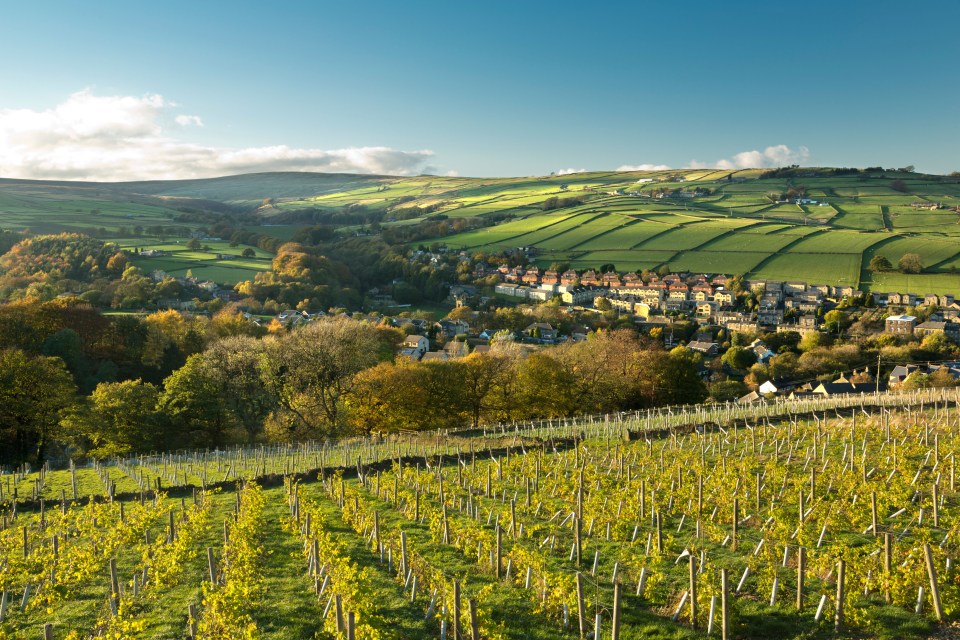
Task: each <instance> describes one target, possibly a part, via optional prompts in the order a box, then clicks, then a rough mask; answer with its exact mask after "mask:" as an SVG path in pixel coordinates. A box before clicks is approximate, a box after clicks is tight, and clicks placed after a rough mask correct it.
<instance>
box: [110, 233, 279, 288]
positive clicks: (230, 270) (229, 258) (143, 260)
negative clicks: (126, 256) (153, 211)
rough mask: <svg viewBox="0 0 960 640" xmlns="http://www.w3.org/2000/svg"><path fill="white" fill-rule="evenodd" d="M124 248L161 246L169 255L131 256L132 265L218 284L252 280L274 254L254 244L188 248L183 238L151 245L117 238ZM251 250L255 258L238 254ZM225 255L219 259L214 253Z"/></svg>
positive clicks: (217, 244)
mask: <svg viewBox="0 0 960 640" xmlns="http://www.w3.org/2000/svg"><path fill="white" fill-rule="evenodd" d="M117 244H119V245H120V246H121V247H123V248H124V249H128V250H131V251H133V250H136V249H139V250H141V251H142V250H145V249H160V250H162V251H166V252H167V253H168V254H169V255H165V256H158V257H139V256H136V255H134V257H133V264H134V265H136V266H137V267H139V268H140V269H142V270H143V272H144V273H146V274H150V273H152V272H153V271H156V270H160V271H164V272H166V273H167V274H168V275H171V276H175V277H183V276H185V275H186V274H187V272H188V271H189V272H191V273H192V274H193V277H195V278H198V279H200V280H212V281H213V282H216V283H217V284H222V285H234V284H236V283H238V282H243V281H244V280H252V279H253V278H254V277H255V276H256V275H257V273H260V272H262V271H269V270H270V267H271V260H272V259H273V256H272V255H271V254H270V253H267V252H266V251H263V250H262V249H258V248H256V247H246V246H244V245H238V246H236V247H231V246H230V244H229V243H227V242H214V241H211V242H204V243H203V245H204V246H205V247H209V248H210V250H209V251H205V250H202V249H201V250H196V251H191V250H190V249H188V248H187V246H186V244H187V242H186V240H183V241H181V242H179V243H177V242H166V243H156V244H151V243H149V241H145V240H144V239H142V238H131V239H124V240H119V241H117ZM247 248H250V249H253V250H254V251H255V253H256V255H255V256H254V257H250V258H244V257H242V256H241V255H240V254H241V253H242V252H243V250H244V249H247ZM218 254H219V255H222V256H224V257H223V258H218V257H217V255H218Z"/></svg>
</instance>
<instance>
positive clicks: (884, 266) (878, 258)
mask: <svg viewBox="0 0 960 640" xmlns="http://www.w3.org/2000/svg"><path fill="white" fill-rule="evenodd" d="M892 269H893V265H892V264H891V263H890V260H889V259H888V258H887V257H886V256H882V255H880V254H877V255H875V256H873V257H872V258H870V270H871V271H876V272H883V271H891V270H892Z"/></svg>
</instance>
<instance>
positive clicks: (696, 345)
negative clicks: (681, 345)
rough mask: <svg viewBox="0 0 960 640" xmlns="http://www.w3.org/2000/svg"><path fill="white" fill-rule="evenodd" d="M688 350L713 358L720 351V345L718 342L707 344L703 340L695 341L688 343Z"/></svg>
mask: <svg viewBox="0 0 960 640" xmlns="http://www.w3.org/2000/svg"><path fill="white" fill-rule="evenodd" d="M687 349H690V350H691V351H696V352H697V353H702V354H703V355H705V356H708V357H713V356H715V355H717V353H718V352H719V350H720V345H718V344H717V343H716V342H706V341H701V340H694V341H692V342H688V343H687Z"/></svg>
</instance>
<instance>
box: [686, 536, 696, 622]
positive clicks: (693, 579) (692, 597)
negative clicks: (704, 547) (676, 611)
mask: <svg viewBox="0 0 960 640" xmlns="http://www.w3.org/2000/svg"><path fill="white" fill-rule="evenodd" d="M688 558H689V560H690V626H691V627H694V628H696V626H697V560H696V556H695V555H694V554H693V553H691V554H690V555H689V556H688Z"/></svg>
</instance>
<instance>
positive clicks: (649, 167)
mask: <svg viewBox="0 0 960 640" xmlns="http://www.w3.org/2000/svg"><path fill="white" fill-rule="evenodd" d="M672 168H673V167H671V166H669V165H666V164H622V165H620V166H619V167H617V171H667V170H669V169H672Z"/></svg>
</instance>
